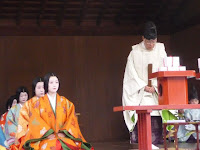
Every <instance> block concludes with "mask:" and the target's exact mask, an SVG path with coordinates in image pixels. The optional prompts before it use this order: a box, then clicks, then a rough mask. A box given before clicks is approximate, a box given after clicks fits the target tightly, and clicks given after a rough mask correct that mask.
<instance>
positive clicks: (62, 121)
mask: <svg viewBox="0 0 200 150" xmlns="http://www.w3.org/2000/svg"><path fill="white" fill-rule="evenodd" d="M44 88H45V92H46V94H45V95H44V96H43V97H41V98H39V99H38V100H36V101H35V102H34V103H33V104H32V107H31V109H30V114H29V125H28V126H29V130H28V132H27V134H26V135H25V136H24V140H25V141H26V142H25V144H24V145H23V147H22V149H34V150H39V149H40V150H44V149H47V150H50V149H52V150H61V149H63V150H69V149H73V150H80V149H81V150H82V149H83V150H91V149H93V148H92V146H91V145H90V144H89V143H87V142H86V141H85V139H84V137H83V136H82V134H81V131H80V129H79V125H78V121H77V117H76V114H75V107H74V104H73V103H72V102H70V101H69V100H68V99H66V98H65V97H64V96H60V95H59V94H58V93H57V91H58V89H59V80H58V77H57V76H56V75H55V74H54V73H49V74H47V75H46V76H45V77H44Z"/></svg>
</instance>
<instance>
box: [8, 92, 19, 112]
mask: <svg viewBox="0 0 200 150" xmlns="http://www.w3.org/2000/svg"><path fill="white" fill-rule="evenodd" d="M14 99H16V100H17V97H16V95H12V96H10V97H9V98H8V100H7V102H6V109H8V108H11V107H12V103H13V101H14ZM17 103H19V100H17Z"/></svg>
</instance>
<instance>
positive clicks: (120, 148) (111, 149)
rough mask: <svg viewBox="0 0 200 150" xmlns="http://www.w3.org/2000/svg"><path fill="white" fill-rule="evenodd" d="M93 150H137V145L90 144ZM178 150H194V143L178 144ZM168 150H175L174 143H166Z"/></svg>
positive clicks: (127, 142) (124, 143) (160, 146)
mask: <svg viewBox="0 0 200 150" xmlns="http://www.w3.org/2000/svg"><path fill="white" fill-rule="evenodd" d="M92 145H93V146H94V148H95V150H138V145H137V144H134V145H130V144H129V141H123V142H95V143H92ZM156 146H158V147H159V148H160V150H164V148H163V145H156ZM179 149H180V150H194V149H196V143H179ZM168 150H175V148H174V143H168Z"/></svg>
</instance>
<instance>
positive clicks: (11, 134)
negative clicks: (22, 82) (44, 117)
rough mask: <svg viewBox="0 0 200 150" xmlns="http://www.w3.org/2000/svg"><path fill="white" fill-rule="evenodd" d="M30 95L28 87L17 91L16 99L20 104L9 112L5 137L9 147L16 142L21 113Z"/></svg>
mask: <svg viewBox="0 0 200 150" xmlns="http://www.w3.org/2000/svg"><path fill="white" fill-rule="evenodd" d="M28 95H29V92H28V90H27V88H26V87H23V86H22V87H19V88H18V89H17V91H16V97H17V100H18V101H19V103H18V104H17V105H16V106H14V107H12V108H11V109H10V110H9V111H8V115H7V117H6V123H5V137H6V140H7V144H8V145H9V146H10V145H12V144H13V143H14V142H15V134H16V132H17V125H18V117H19V112H20V109H21V108H22V106H23V105H24V103H25V102H26V101H27V100H28Z"/></svg>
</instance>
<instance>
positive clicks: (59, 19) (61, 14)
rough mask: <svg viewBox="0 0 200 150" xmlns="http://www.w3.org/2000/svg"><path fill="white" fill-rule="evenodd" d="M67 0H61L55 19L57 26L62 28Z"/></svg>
mask: <svg viewBox="0 0 200 150" xmlns="http://www.w3.org/2000/svg"><path fill="white" fill-rule="evenodd" d="M67 2H68V1H67V0H63V3H62V5H61V7H60V9H59V11H58V14H57V17H56V24H57V26H62V23H63V19H64V18H65V9H66V4H67Z"/></svg>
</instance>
